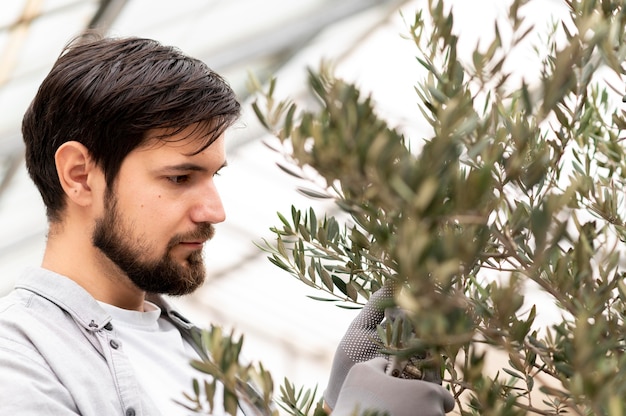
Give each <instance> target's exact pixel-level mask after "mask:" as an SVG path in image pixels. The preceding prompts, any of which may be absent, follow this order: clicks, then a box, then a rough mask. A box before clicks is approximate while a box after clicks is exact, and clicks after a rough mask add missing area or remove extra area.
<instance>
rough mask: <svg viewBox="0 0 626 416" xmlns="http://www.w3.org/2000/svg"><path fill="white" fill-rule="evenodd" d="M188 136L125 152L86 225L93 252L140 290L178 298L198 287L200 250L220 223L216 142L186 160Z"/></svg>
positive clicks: (220, 149)
mask: <svg viewBox="0 0 626 416" xmlns="http://www.w3.org/2000/svg"><path fill="white" fill-rule="evenodd" d="M159 133H160V132H155V134H159ZM195 134H196V133H194V134H191V135H190V133H189V131H183V132H182V133H181V134H179V135H177V136H180V138H181V140H180V141H174V140H176V139H177V138H178V137H177V136H173V137H172V139H173V140H171V141H167V142H162V141H161V142H156V141H155V142H149V143H148V144H147V145H146V146H143V147H141V148H139V149H136V150H134V151H133V152H131V153H130V154H129V155H128V156H127V157H126V159H124V162H123V163H122V166H121V168H120V172H119V174H118V177H117V178H116V181H115V185H114V186H113V189H112V190H111V189H108V190H107V191H106V193H105V195H104V203H103V205H104V212H103V215H102V216H101V217H100V218H99V219H97V221H96V223H95V226H94V230H93V235H92V242H93V244H94V246H95V247H97V248H98V249H99V250H100V251H101V252H102V253H103V254H104V255H105V256H106V257H108V258H109V259H110V260H111V261H112V262H113V263H114V264H115V265H116V266H117V267H119V269H120V270H121V271H122V272H123V273H124V274H126V276H127V277H128V278H129V279H130V280H131V281H132V282H133V283H134V284H135V285H136V286H137V287H138V288H140V289H142V290H144V291H146V292H152V293H164V294H170V295H183V294H187V293H191V292H192V291H194V290H195V289H196V288H197V287H198V286H200V285H201V284H202V283H203V282H204V278H205V268H204V263H203V259H202V248H203V244H204V242H206V241H207V240H209V239H210V238H211V237H212V236H213V234H214V229H213V224H216V223H219V222H222V221H224V219H225V214H224V208H223V206H222V202H221V199H220V197H219V194H218V192H217V189H216V187H215V184H214V176H215V175H216V174H217V172H218V171H219V170H220V169H221V168H222V167H223V166H224V165H225V150H224V138H223V137H220V138H218V139H217V140H216V141H215V142H213V143H212V144H211V145H210V146H209V147H208V148H207V149H205V150H204V151H202V152H201V153H199V154H196V155H193V153H194V152H195V151H196V150H197V147H198V142H197V141H194V136H195Z"/></svg>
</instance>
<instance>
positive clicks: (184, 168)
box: [159, 161, 228, 172]
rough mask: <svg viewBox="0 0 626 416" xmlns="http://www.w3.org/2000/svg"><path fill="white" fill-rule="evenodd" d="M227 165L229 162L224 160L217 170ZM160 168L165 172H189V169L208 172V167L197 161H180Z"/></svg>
mask: <svg viewBox="0 0 626 416" xmlns="http://www.w3.org/2000/svg"><path fill="white" fill-rule="evenodd" d="M227 165H228V162H226V161H224V163H222V165H221V166H220V167H219V168H217V170H216V172H217V171H219V170H220V169H222V168H225V167H226V166H227ZM159 170H160V171H163V172H189V171H196V172H206V171H208V169H207V168H205V167H204V166H200V165H197V164H195V163H188V162H187V163H180V164H177V165H167V166H163V167H162V168H160V169H159Z"/></svg>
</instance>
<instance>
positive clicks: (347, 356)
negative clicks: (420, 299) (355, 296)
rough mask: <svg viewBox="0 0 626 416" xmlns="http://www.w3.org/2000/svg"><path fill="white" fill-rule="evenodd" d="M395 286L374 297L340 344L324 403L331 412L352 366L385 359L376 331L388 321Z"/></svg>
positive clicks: (387, 282)
mask: <svg viewBox="0 0 626 416" xmlns="http://www.w3.org/2000/svg"><path fill="white" fill-rule="evenodd" d="M395 286H396V284H395V282H393V281H392V280H387V281H386V282H385V284H384V285H383V287H382V288H380V289H379V290H377V291H376V292H375V293H374V294H373V295H372V296H371V297H370V299H369V301H368V302H367V304H366V305H365V306H364V307H363V309H362V310H361V312H359V314H358V315H357V316H356V317H355V318H354V320H353V321H352V323H351V324H350V326H349V327H348V330H347V331H346V333H345V335H344V336H343V338H342V339H341V341H340V342H339V345H338V346H337V351H336V352H335V357H334V358H333V365H332V369H331V372H330V378H329V380H328V386H327V387H326V390H325V391H324V401H325V402H326V405H328V406H329V407H330V408H331V409H333V408H334V407H335V403H336V401H337V396H338V395H339V391H340V390H341V386H342V385H343V382H344V380H345V378H346V375H347V374H348V372H349V371H350V369H351V368H352V366H353V365H355V364H356V363H359V362H362V361H368V360H371V359H372V358H375V357H382V356H383V354H382V353H381V352H380V347H381V340H380V337H379V336H378V333H377V332H376V327H377V326H378V325H379V324H380V323H381V322H382V321H383V319H384V318H385V308H386V307H388V306H391V305H392V304H393V297H394V293H395Z"/></svg>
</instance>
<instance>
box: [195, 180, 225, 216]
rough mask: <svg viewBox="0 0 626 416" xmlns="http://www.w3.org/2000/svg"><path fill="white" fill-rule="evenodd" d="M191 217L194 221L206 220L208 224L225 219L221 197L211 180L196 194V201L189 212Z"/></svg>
mask: <svg viewBox="0 0 626 416" xmlns="http://www.w3.org/2000/svg"><path fill="white" fill-rule="evenodd" d="M191 219H192V221H193V222H196V223H200V222H207V223H210V224H217V223H220V222H223V221H224V220H225V219H226V211H224V205H223V204H222V198H221V197H220V194H219V192H218V191H217V188H216V186H215V184H214V183H213V181H211V183H210V184H208V185H207V186H206V188H205V189H204V191H203V192H200V193H199V195H198V196H197V202H196V203H195V205H194V207H193V209H192V212H191Z"/></svg>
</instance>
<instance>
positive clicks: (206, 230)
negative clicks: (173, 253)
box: [168, 223, 215, 248]
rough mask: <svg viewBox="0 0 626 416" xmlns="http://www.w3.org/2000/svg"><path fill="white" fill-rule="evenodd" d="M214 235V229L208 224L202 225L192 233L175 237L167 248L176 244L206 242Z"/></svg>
mask: <svg viewBox="0 0 626 416" xmlns="http://www.w3.org/2000/svg"><path fill="white" fill-rule="evenodd" d="M214 235H215V227H214V226H213V224H210V223H202V224H200V225H199V226H198V228H196V229H195V230H194V231H192V232H190V233H185V234H178V235H175V236H174V237H173V238H172V239H171V240H170V242H169V244H168V248H173V247H174V246H176V245H177V244H180V243H182V242H185V241H206V240H210V239H212V238H213V236H214Z"/></svg>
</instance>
